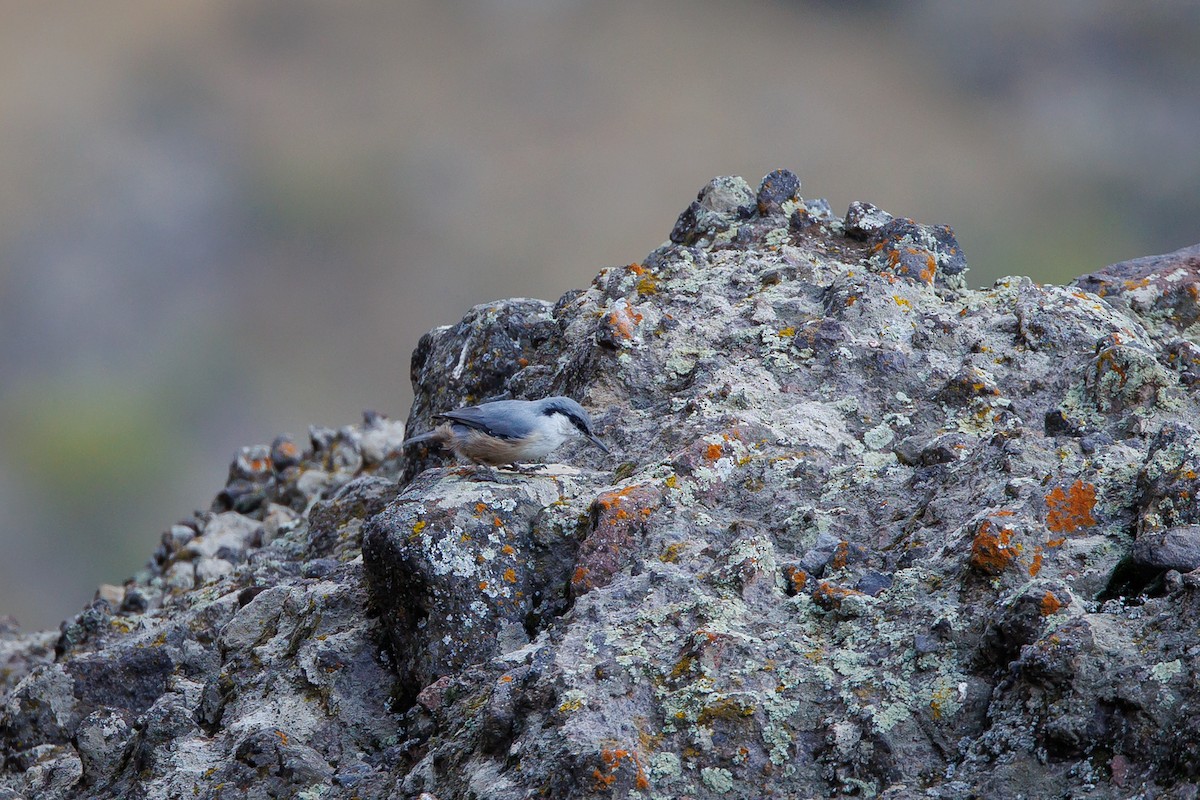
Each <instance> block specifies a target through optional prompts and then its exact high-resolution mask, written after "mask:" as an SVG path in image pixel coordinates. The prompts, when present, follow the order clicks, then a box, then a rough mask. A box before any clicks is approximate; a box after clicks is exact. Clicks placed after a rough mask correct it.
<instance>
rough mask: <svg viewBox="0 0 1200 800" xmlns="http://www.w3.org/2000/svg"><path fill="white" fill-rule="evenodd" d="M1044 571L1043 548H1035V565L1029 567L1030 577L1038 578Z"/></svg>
mask: <svg viewBox="0 0 1200 800" xmlns="http://www.w3.org/2000/svg"><path fill="white" fill-rule="evenodd" d="M1041 571H1042V548H1040V547H1035V548H1033V563H1032V564H1030V565H1029V577H1031V578H1036V577H1037V574H1038V573H1039V572H1041Z"/></svg>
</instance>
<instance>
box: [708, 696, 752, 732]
mask: <svg viewBox="0 0 1200 800" xmlns="http://www.w3.org/2000/svg"><path fill="white" fill-rule="evenodd" d="M752 716H754V706H746V705H742V704H741V703H739V702H738V701H736V700H733V699H731V698H728V697H725V698H722V699H720V700H717V701H716V702H714V703H710V704H709V705H707V706H705V707H704V708H702V709H700V716H699V717H697V719H696V722H698V723H699V724H701V725H708V724H709V723H711V722H714V721H715V720H726V721H730V720H736V719H741V718H743V717H752Z"/></svg>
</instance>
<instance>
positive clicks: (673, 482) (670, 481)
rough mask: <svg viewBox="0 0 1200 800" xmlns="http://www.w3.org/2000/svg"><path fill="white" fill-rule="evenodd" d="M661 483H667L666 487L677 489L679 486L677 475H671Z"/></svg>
mask: <svg viewBox="0 0 1200 800" xmlns="http://www.w3.org/2000/svg"><path fill="white" fill-rule="evenodd" d="M663 483H665V484H666V485H667V488H668V489H678V488H679V476H678V475H671V476H670V477H668V478H667V479H666V480H665V481H663Z"/></svg>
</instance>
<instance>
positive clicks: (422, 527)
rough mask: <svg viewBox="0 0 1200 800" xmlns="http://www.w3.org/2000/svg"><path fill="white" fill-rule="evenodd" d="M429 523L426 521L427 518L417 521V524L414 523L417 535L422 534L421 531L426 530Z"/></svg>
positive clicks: (413, 528) (414, 531) (413, 529)
mask: <svg viewBox="0 0 1200 800" xmlns="http://www.w3.org/2000/svg"><path fill="white" fill-rule="evenodd" d="M428 524H429V523H427V522H425V520H421V521H419V522H417V523H416V524H415V525H413V527H412V532H413V533H415V534H416V535H417V536H420V535H421V531H423V530H425V526H426V525H428Z"/></svg>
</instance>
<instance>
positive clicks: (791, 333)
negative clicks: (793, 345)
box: [779, 325, 796, 339]
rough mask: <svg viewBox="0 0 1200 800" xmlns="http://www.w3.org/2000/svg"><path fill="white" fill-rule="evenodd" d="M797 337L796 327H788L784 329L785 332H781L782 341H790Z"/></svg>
mask: <svg viewBox="0 0 1200 800" xmlns="http://www.w3.org/2000/svg"><path fill="white" fill-rule="evenodd" d="M795 335H796V329H795V328H794V327H792V326H791V325H788V326H787V327H786V328H784V329H783V330H781V331H780V332H779V338H781V339H790V338H792V337H793V336H795Z"/></svg>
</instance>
